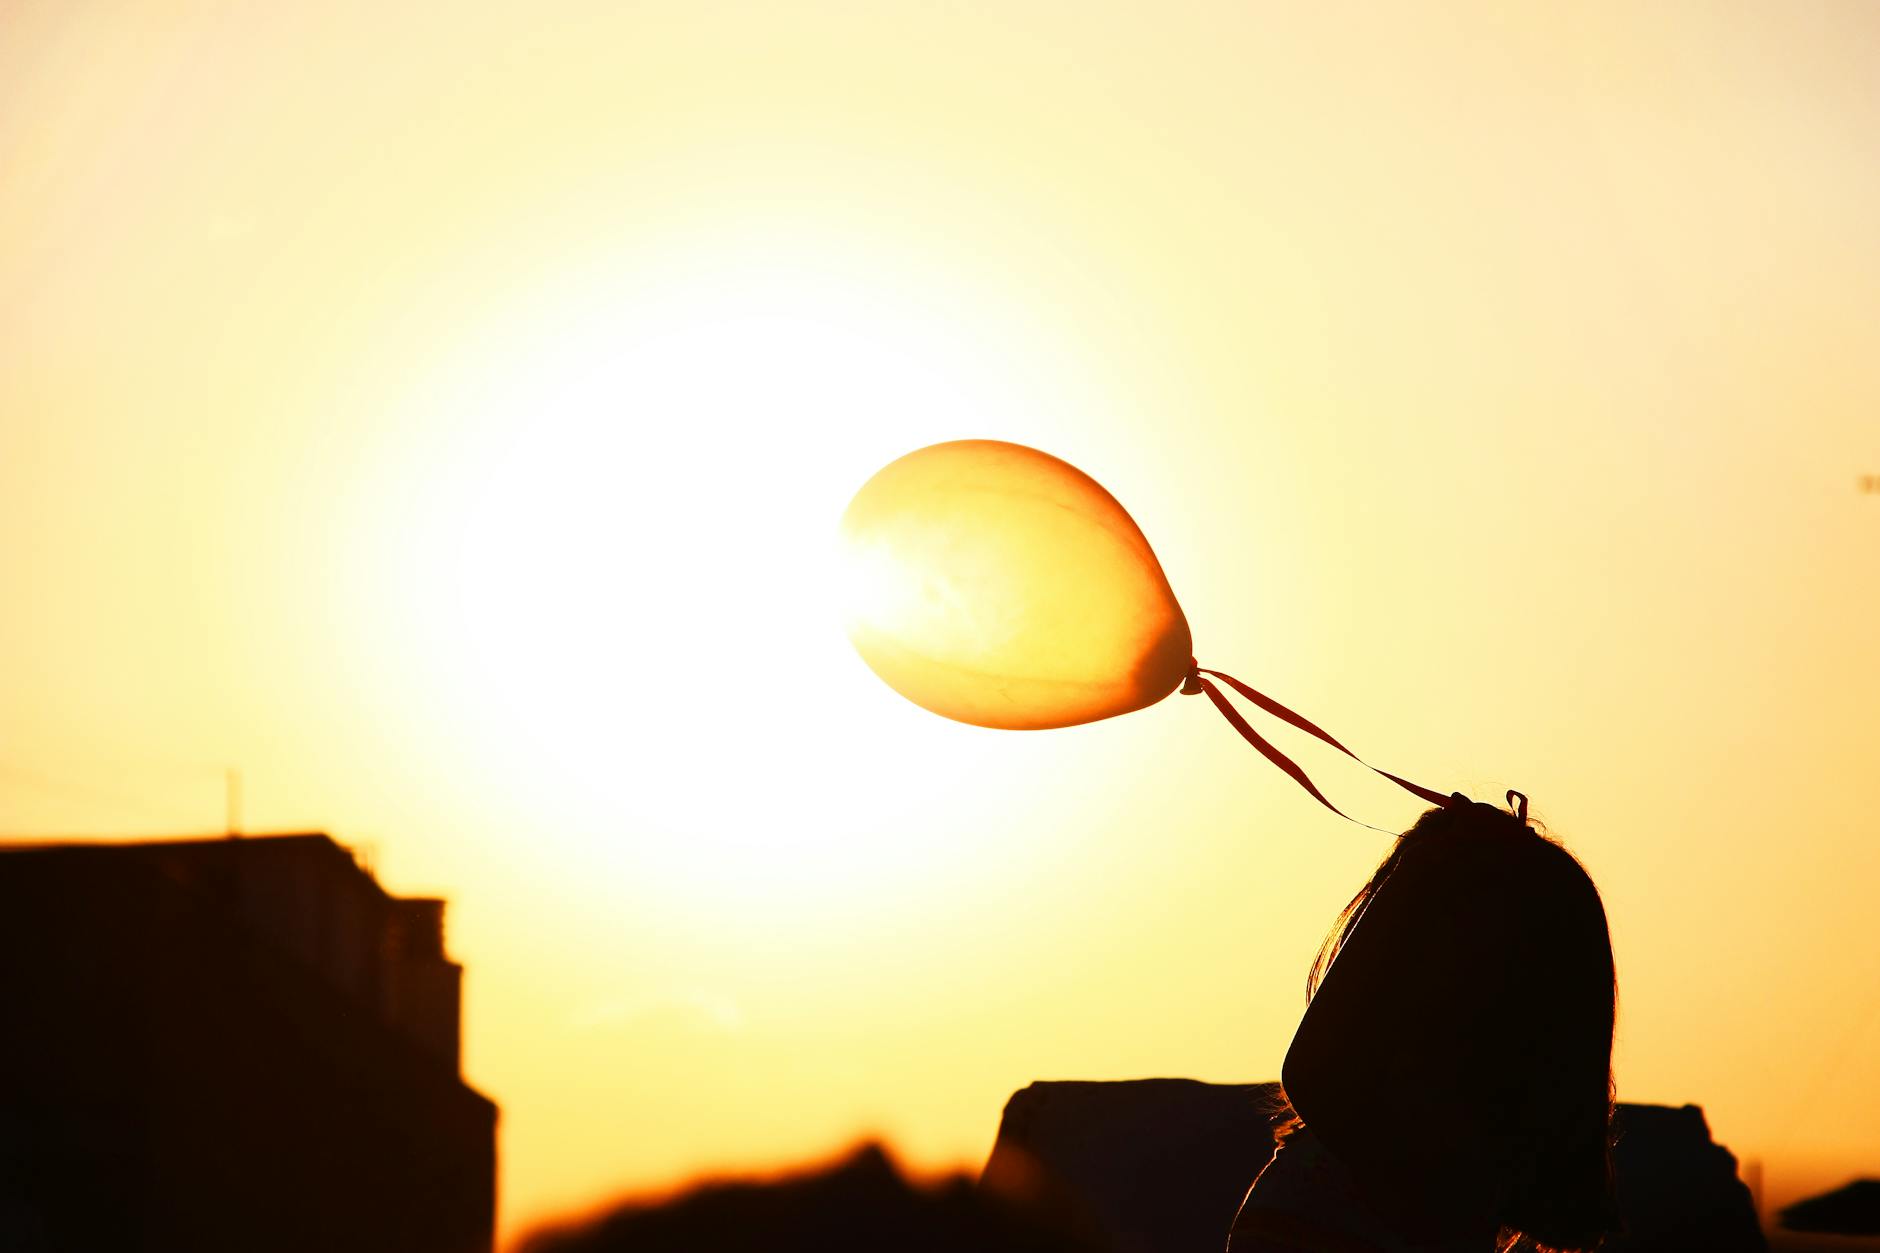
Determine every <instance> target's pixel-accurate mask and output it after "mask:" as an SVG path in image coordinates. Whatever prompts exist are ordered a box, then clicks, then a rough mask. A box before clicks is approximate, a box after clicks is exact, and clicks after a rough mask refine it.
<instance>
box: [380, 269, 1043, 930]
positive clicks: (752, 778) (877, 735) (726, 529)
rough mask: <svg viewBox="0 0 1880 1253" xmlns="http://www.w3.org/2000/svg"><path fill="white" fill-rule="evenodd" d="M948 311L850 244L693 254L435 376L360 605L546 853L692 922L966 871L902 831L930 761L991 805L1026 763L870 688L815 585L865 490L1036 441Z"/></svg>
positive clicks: (1003, 344)
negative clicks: (376, 585) (400, 636)
mask: <svg viewBox="0 0 1880 1253" xmlns="http://www.w3.org/2000/svg"><path fill="white" fill-rule="evenodd" d="M963 298H964V296H963V294H962V292H961V291H960V289H959V287H958V285H956V284H952V283H948V282H943V281H938V280H936V279H935V278H934V276H932V275H923V274H918V273H910V272H907V271H906V270H905V269H903V271H902V272H898V273H897V272H894V271H893V270H892V269H890V268H887V267H885V266H884V265H883V263H882V260H881V258H877V257H868V256H866V255H861V254H858V253H856V252H853V251H850V252H842V251H839V250H836V249H833V248H827V247H825V248H821V249H818V248H815V247H813V246H810V245H808V244H806V242H805V241H802V240H797V241H790V242H789V243H779V242H778V241H770V243H769V244H768V245H767V246H765V247H761V248H760V247H756V246H747V247H744V248H736V247H724V246H722V241H721V244H720V246H719V247H717V248H715V249H714V250H713V251H712V252H711V253H710V254H709V255H705V254H701V255H698V256H695V257H694V258H693V260H692V263H691V264H683V263H678V264H675V263H673V262H670V261H668V262H666V263H664V264H663V265H662V267H661V268H660V270H659V271H657V272H655V273H648V272H646V271H644V270H636V269H634V268H633V267H632V266H631V265H627V266H623V267H620V268H617V269H614V270H610V271H609V272H607V273H606V274H605V275H599V276H597V275H594V274H591V273H590V274H589V275H587V276H586V277H585V278H584V280H583V281H581V282H579V283H573V284H569V285H567V286H565V287H564V288H563V289H561V290H559V291H556V292H554V293H552V294H549V295H544V296H540V297H538V298H535V299H531V300H528V301H526V302H523V303H522V306H521V307H520V308H519V309H518V310H517V311H516V312H515V313H514V314H513V315H512V316H510V317H507V318H504V319H501V320H499V321H498V322H495V323H493V324H492V326H491V329H490V330H489V332H488V333H487V334H486V335H484V336H483V337H481V338H480V339H479V340H478V341H477V342H476V343H475V344H473V345H472V346H470V347H469V348H468V349H467V350H466V351H464V352H463V353H462V354H461V355H459V356H458V357H456V358H455V359H453V360H452V361H451V362H450V363H448V366H447V367H446V368H444V369H443V370H440V372H439V375H438V377H439V378H440V379H442V380H443V383H442V385H438V386H434V388H433V390H432V391H430V392H428V393H426V394H425V400H424V404H425V405H426V406H428V408H429V410H430V414H429V418H430V420H429V421H428V422H427V423H426V424H425V426H426V429H427V430H428V431H429V436H428V438H427V440H426V442H425V443H424V445H423V446H422V447H414V448H410V449H407V450H405V451H406V457H407V458H408V459H414V463H415V465H417V466H421V467H422V473H419V472H418V471H417V469H415V468H414V470H413V471H412V472H411V481H413V482H423V483H424V484H425V487H424V490H423V493H422V494H421V495H419V496H418V497H416V498H415V499H411V500H409V501H406V502H404V503H403V505H402V506H401V507H402V508H403V509H405V510H407V511H408V512H407V513H405V514H404V515H403V516H402V517H400V518H396V519H388V520H386V521H388V522H389V523H390V525H389V526H388V527H387V529H386V532H385V533H389V534H393V535H403V536H405V537H406V539H407V541H408V543H407V546H406V547H405V548H404V550H403V551H399V552H396V553H394V554H391V561H390V564H389V567H388V570H387V576H388V579H389V582H390V585H391V589H392V590H391V592H390V594H392V595H395V596H396V597H398V599H399V601H400V602H401V605H402V608H403V613H402V615H401V616H402V617H403V619H404V620H405V621H406V622H407V623H408V629H409V632H410V634H409V638H408V640H407V643H406V647H407V648H408V649H409V654H408V655H409V656H411V657H414V658H417V659H418V664H419V666H420V668H421V671H422V673H423V674H424V676H425V677H427V678H428V679H429V680H430V684H431V686H432V690H433V691H435V692H436V693H438V695H439V698H440V699H441V700H443V701H445V702H447V703H448V705H449V706H450V707H451V709H452V713H453V715H454V716H453V717H452V719H451V721H452V722H453V723H454V724H455V726H456V728H457V735H458V736H459V737H460V742H459V748H460V749H461V750H462V751H464V752H466V753H467V754H468V756H469V759H470V761H471V762H472V763H473V768H474V769H475V770H477V771H478V772H479V773H481V774H484V775H487V776H489V777H491V778H492V780H493V781H495V782H498V783H500V784H505V785H507V787H508V788H509V789H510V792H511V794H512V795H513V797H514V799H515V803H516V805H517V807H518V809H519V810H522V811H526V812H529V813H532V814H535V815H538V822H539V827H540V828H541V829H543V830H545V831H546V832H549V834H547V835H545V836H544V837H543V838H547V839H563V840H566V841H567V842H568V844H569V848H568V849H564V850H560V851H562V852H564V853H567V854H568V855H571V856H576V857H578V858H579V860H580V863H581V864H584V865H588V866H590V867H593V868H594V869H595V871H596V873H600V874H606V873H613V872H620V873H631V874H634V875H636V876H640V877H642V878H644V877H646V876H654V877H656V878H657V879H659V880H661V881H663V882H664V883H666V884H667V885H668V886H670V887H671V888H672V890H673V893H674V895H675V897H676V898H677V899H678V900H680V901H684V900H690V901H691V902H692V903H693V908H694V909H695V910H696V911H697V912H698V913H699V914H700V916H701V917H703V916H706V915H708V914H710V913H712V912H713V911H717V910H719V909H721V907H722V905H723V904H724V903H725V901H726V900H727V899H728V898H735V899H736V901H737V902H738V904H739V905H740V907H741V908H745V909H749V908H752V907H753V906H754V905H756V904H758V903H760V902H763V901H766V900H769V901H772V902H775V903H777V904H778V905H779V907H782V906H783V905H785V904H787V905H789V907H791V908H801V907H803V906H805V905H808V904H811V903H815V902H821V903H823V904H825V905H826V904H827V903H828V901H829V900H830V898H832V897H838V896H839V897H841V898H844V899H853V898H856V897H857V896H858V895H861V894H863V893H864V890H867V889H879V890H887V889H890V888H892V887H893V886H895V885H896V884H897V883H900V882H902V881H903V880H907V879H908V878H909V877H912V876H917V877H919V878H921V879H923V880H925V879H927V878H929V877H931V875H932V874H933V873H934V872H935V871H936V870H937V869H938V868H939V866H940V863H941V862H947V863H948V864H954V862H955V861H956V859H960V858H965V857H967V856H969V855H970V853H971V847H970V846H971V843H972V841H971V839H970V837H969V838H967V839H965V840H962V839H961V838H960V837H959V835H958V833H957V832H947V833H941V832H939V831H928V832H925V833H924V834H923V831H922V827H921V823H920V814H919V811H920V810H921V809H922V808H923V806H922V803H921V799H920V798H921V796H922V795H924V794H926V792H927V791H928V790H929V789H931V788H932V786H933V783H932V778H933V774H934V769H933V768H934V766H935V765H936V764H938V765H939V767H940V769H941V773H942V774H943V775H944V773H945V772H946V771H947V770H971V771H974V772H975V774H976V776H977V777H979V778H980V781H981V784H982V785H983V784H984V783H986V782H993V783H994V784H995V786H994V788H993V791H994V793H995V794H996V793H997V791H998V790H999V789H998V788H997V786H996V782H997V780H998V779H999V778H1001V777H1002V776H1003V775H1004V774H1005V773H1006V772H1011V771H1015V770H1022V768H1023V767H1022V762H1023V760H1024V754H1023V753H1022V752H1021V753H1018V754H1014V753H1012V752H1011V746H1010V744H1009V743H1008V744H1003V745H1000V744H997V743H994V742H991V741H990V740H989V737H987V736H986V735H985V733H983V732H975V731H968V730H966V729H964V728H960V727H957V726H954V725H951V724H947V723H943V722H941V721H940V720H939V719H936V718H933V717H931V715H928V714H925V713H921V712H919V711H915V710H911V709H909V708H907V707H906V706H903V705H902V704H901V702H900V701H899V699H898V698H896V697H894V696H893V695H891V694H890V693H889V692H888V691H887V690H886V689H885V688H882V687H881V686H879V685H878V684H877V683H876V682H875V681H874V680H873V678H872V677H871V676H869V675H868V673H867V671H866V670H865V669H864V668H863V666H862V663H861V662H860V661H859V660H858V659H857V658H856V657H855V656H854V654H853V653H852V652H851V650H850V648H849V646H848V643H847V641H846V640H845V639H844V636H843V632H842V629H841V616H840V606H839V605H838V604H837V601H836V593H835V590H834V582H835V579H834V576H835V570H834V558H835V556H836V551H837V549H836V525H837V522H838V519H839V517H840V515H841V510H842V507H843V505H844V504H845V503H846V502H847V501H848V499H849V497H850V496H851V495H852V494H853V493H854V491H855V490H856V488H857V487H858V486H860V484H861V483H862V482H863V481H864V480H865V479H866V478H867V477H868V475H869V474H870V473H871V472H872V471H873V470H874V469H875V468H877V467H878V466H879V465H881V464H882V463H884V462H885V461H887V460H889V459H891V458H892V456H894V455H896V454H898V453H900V452H903V451H906V450H907V449H908V448H911V447H914V446H917V445H919V444H923V443H928V442H933V441H934V440H936V439H940V438H947V437H954V436H960V435H973V434H981V433H986V432H991V431H1009V430H1020V431H1023V430H1026V429H1028V428H1035V426H1036V423H1037V421H1038V416H1039V414H1040V413H1041V412H1045V413H1048V412H1049V411H1050V410H1051V408H1052V406H1053V405H1054V404H1055V405H1058V406H1062V405H1063V404H1064V403H1065V398H1066V396H1067V395H1068V394H1069V392H1070V389H1068V388H1066V387H1065V386H1064V385H1063V373H1060V374H1058V375H1056V376H1054V375H1053V373H1052V371H1050V370H1048V369H1046V368H1044V365H1043V363H1044V362H1045V361H1047V360H1048V359H1049V357H1048V354H1046V353H1044V352H1043V351H1041V350H1040V348H1039V347H1038V345H1037V344H1035V343H1026V342H1023V337H1022V335H1021V333H1020V332H1017V331H1014V330H1013V328H1011V327H1010V326H1009V325H1004V326H1002V325H1000V323H999V320H998V319H997V318H995V317H992V316H990V315H989V313H988V311H987V310H986V309H983V308H975V309H971V310H963V309H962V308H961V307H960V302H961V300H962V299H963ZM962 327H964V328H970V329H969V330H966V331H961V330H959V329H955V328H962ZM654 710H658V711H660V712H659V713H658V714H657V715H654V714H653V713H652V712H650V711H654ZM671 711H678V712H677V713H673V712H671ZM1005 738H1007V739H1009V738H1010V737H1005ZM920 762H925V763H926V765H925V767H924V768H923V767H922V766H921V765H919V764H918V763H920ZM1015 763H1016V764H1015ZM540 780H547V781H550V783H549V786H550V787H551V788H552V791H543V790H539V789H541V788H542V784H540V783H539V782H537V781H540ZM532 787H533V788H537V789H538V791H535V792H530V791H528V790H527V789H530V788H532ZM886 830H892V831H894V832H895V835H894V838H892V839H884V838H882V836H881V834H880V833H881V832H883V831H886ZM676 907H678V906H676Z"/></svg>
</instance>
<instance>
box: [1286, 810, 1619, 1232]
mask: <svg viewBox="0 0 1880 1253" xmlns="http://www.w3.org/2000/svg"><path fill="white" fill-rule="evenodd" d="M1523 808H1525V802H1524V803H1523ZM1307 988H1308V994H1309V995H1310V996H1312V998H1313V1005H1312V1006H1311V1007H1310V1008H1309V1009H1308V1010H1307V1019H1308V1020H1311V1019H1312V1018H1313V1017H1314V1016H1315V1013H1317V1012H1318V1011H1319V1010H1320V1009H1321V1008H1323V1009H1324V1011H1325V1012H1324V1014H1323V1015H1321V1016H1322V1017H1323V1018H1324V1020H1325V1021H1324V1022H1322V1023H1320V1024H1318V1026H1317V1029H1316V1031H1314V1032H1308V1031H1307V1024H1305V1023H1302V1024H1301V1033H1300V1036H1299V1037H1297V1038H1296V1039H1295V1045H1294V1047H1295V1051H1299V1050H1300V1049H1301V1047H1302V1041H1303V1042H1304V1046H1305V1047H1307V1048H1318V1049H1319V1050H1320V1051H1321V1052H1325V1053H1329V1054H1331V1055H1332V1056H1333V1061H1332V1062H1331V1063H1328V1064H1327V1065H1326V1066H1321V1067H1320V1068H1319V1069H1318V1071H1317V1072H1316V1074H1315V1072H1314V1071H1313V1067H1312V1062H1313V1061H1314V1059H1312V1058H1306V1059H1302V1060H1300V1061H1298V1062H1295V1059H1294V1058H1293V1057H1292V1056H1289V1057H1288V1068H1289V1070H1292V1069H1294V1068H1295V1067H1297V1069H1298V1070H1299V1072H1300V1073H1301V1074H1302V1075H1306V1076H1308V1077H1309V1078H1311V1079H1313V1081H1314V1082H1315V1083H1316V1086H1317V1087H1318V1088H1319V1089H1321V1090H1324V1089H1326V1088H1328V1087H1331V1086H1333V1085H1335V1084H1337V1083H1338V1082H1339V1079H1340V1076H1339V1075H1338V1073H1337V1070H1336V1068H1337V1066H1339V1065H1343V1066H1345V1067H1346V1068H1347V1069H1350V1070H1353V1071H1359V1070H1363V1069H1364V1068H1366V1067H1370V1068H1372V1069H1381V1070H1382V1071H1383V1073H1385V1074H1387V1075H1391V1076H1397V1077H1403V1076H1409V1077H1411V1079H1410V1080H1408V1082H1411V1083H1414V1084H1415V1085H1417V1086H1420V1087H1422V1088H1423V1090H1424V1097H1423V1099H1425V1100H1427V1101H1428V1102H1429V1103H1428V1104H1427V1105H1423V1106H1418V1105H1417V1104H1415V1101H1414V1099H1413V1098H1409V1097H1398V1096H1396V1095H1392V1094H1388V1093H1385V1094H1382V1095H1378V1096H1376V1097H1374V1098H1373V1099H1374V1101H1375V1103H1376V1104H1377V1105H1378V1106H1379V1107H1380V1108H1381V1109H1382V1110H1383V1111H1384V1113H1383V1114H1381V1115H1380V1117H1381V1118H1383V1119H1388V1118H1389V1117H1390V1116H1392V1115H1393V1114H1395V1115H1397V1116H1400V1117H1401V1116H1402V1112H1403V1111H1404V1110H1416V1111H1419V1116H1421V1117H1426V1118H1427V1119H1429V1120H1431V1121H1432V1122H1433V1123H1435V1124H1436V1125H1433V1126H1430V1127H1429V1129H1428V1130H1429V1135H1428V1143H1429V1145H1430V1146H1432V1147H1440V1149H1441V1151H1445V1152H1450V1153H1452V1155H1453V1156H1456V1157H1458V1158H1464V1159H1466V1160H1469V1161H1473V1162H1476V1163H1477V1164H1478V1175H1481V1176H1486V1177H1487V1178H1486V1184H1485V1187H1486V1188H1487V1189H1488V1190H1490V1191H1491V1192H1492V1195H1493V1197H1494V1198H1495V1199H1494V1202H1493V1203H1494V1206H1495V1209H1496V1213H1497V1217H1498V1218H1499V1220H1500V1222H1501V1224H1502V1225H1503V1226H1504V1227H1505V1228H1511V1229H1514V1230H1516V1231H1519V1232H1521V1233H1523V1234H1525V1235H1527V1236H1529V1237H1530V1238H1531V1239H1533V1240H1536V1241H1539V1242H1540V1243H1542V1244H1543V1245H1546V1246H1549V1247H1552V1248H1556V1249H1585V1248H1592V1247H1594V1246H1595V1245H1596V1244H1597V1243H1598V1242H1599V1240H1600V1239H1601V1237H1603V1236H1604V1235H1605V1234H1607V1233H1608V1232H1609V1231H1610V1230H1611V1229H1612V1228H1613V1227H1614V1226H1615V1214H1616V1211H1615V1209H1614V1205H1613V1199H1612V1185H1611V1163H1610V1147H1611V1123H1612V1098H1613V1092H1612V1034H1613V1018H1614V1010H1615V1005H1616V992H1615V982H1614V977H1613V960H1612V942H1611V939H1610V936H1609V934H1608V931H1607V926H1606V913H1605V909H1604V907H1603V906H1602V905H1601V903H1600V899H1599V892H1598V890H1597V889H1596V888H1595V887H1594V886H1593V881H1592V880H1591V879H1590V878H1589V877H1588V876H1587V874H1586V871H1585V870H1584V869H1583V868H1582V867H1581V866H1580V863H1579V862H1578V861H1577V860H1575V859H1574V857H1573V855H1572V854H1570V853H1568V852H1567V851H1566V849H1564V848H1562V847H1561V846H1560V845H1559V844H1557V843H1555V842H1554V841H1553V840H1551V839H1549V838H1547V837H1546V836H1544V835H1541V834H1540V833H1538V832H1537V831H1535V830H1534V829H1533V828H1532V827H1530V826H1529V825H1528V824H1527V823H1526V822H1525V821H1524V820H1523V819H1522V818H1519V817H1516V816H1515V815H1514V814H1512V813H1509V812H1506V811H1504V810H1501V809H1497V808H1495V807H1494V806H1492V805H1485V804H1480V803H1475V802H1469V801H1467V800H1465V799H1463V798H1460V797H1458V798H1457V799H1456V801H1455V802H1453V803H1452V804H1450V805H1449V806H1446V807H1443V808H1438V809H1432V810H1430V811H1429V812H1428V813H1426V814H1424V815H1423V816H1422V817H1421V818H1420V819H1418V820H1417V823H1416V825H1415V826H1413V827H1411V828H1410V830H1408V831H1407V832H1405V833H1404V834H1403V835H1402V836H1401V837H1400V838H1399V839H1398V840H1397V842H1396V844H1395V845H1394V846H1393V847H1392V849H1391V851H1390V854H1389V855H1388V856H1387V857H1385V859H1384V861H1383V863H1382V864H1381V865H1379V866H1378V868H1377V871H1376V873H1375V874H1373V875H1372V876H1371V879H1370V881H1369V882H1368V883H1366V884H1365V885H1364V887H1362V888H1361V889H1359V891H1358V893H1357V895H1356V896H1354V897H1352V899H1351V902H1350V904H1348V905H1347V906H1346V907H1345V909H1344V911H1343V912H1342V913H1341V914H1340V916H1339V920H1338V922H1337V923H1336V924H1335V926H1334V927H1333V930H1332V932H1331V934H1330V935H1329V936H1328V937H1327V939H1326V942H1325V944H1324V946H1323V948H1322V949H1321V950H1320V953H1319V956H1318V959H1317V960H1316V961H1315V962H1314V963H1313V967H1312V972H1311V975H1310V977H1309V978H1308V981H1307ZM1321 1001H1324V1002H1328V1003H1327V1004H1326V1005H1324V1006H1321V1005H1320V1002H1321ZM1333 1033H1343V1034H1358V1035H1371V1036H1375V1037H1378V1039H1379V1042H1378V1043H1375V1044H1371V1045H1361V1046H1357V1047H1354V1048H1351V1049H1345V1050H1344V1051H1343V1052H1341V1051H1340V1050H1341V1048H1342V1046H1340V1045H1336V1044H1326V1043H1325V1041H1328V1040H1333V1039H1334V1038H1335V1036H1334V1035H1333ZM1365 1049H1369V1051H1368V1052H1366V1051H1363V1050H1365ZM1380 1054H1381V1055H1382V1056H1383V1058H1384V1060H1383V1061H1382V1062H1379V1061H1378V1060H1377V1058H1378V1057H1379V1055H1380ZM1328 1067H1329V1068H1328ZM1381 1086H1382V1084H1381V1081H1380V1087H1381ZM1296 1103H1297V1102H1296ZM1333 1112H1334V1113H1343V1112H1345V1111H1342V1110H1336V1109H1334V1111H1333ZM1301 1113H1302V1114H1304V1116H1305V1118H1306V1121H1307V1123H1308V1124H1312V1123H1313V1116H1312V1115H1311V1114H1310V1113H1308V1112H1306V1110H1305V1109H1304V1108H1302V1109H1301Z"/></svg>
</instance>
